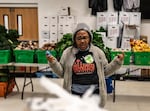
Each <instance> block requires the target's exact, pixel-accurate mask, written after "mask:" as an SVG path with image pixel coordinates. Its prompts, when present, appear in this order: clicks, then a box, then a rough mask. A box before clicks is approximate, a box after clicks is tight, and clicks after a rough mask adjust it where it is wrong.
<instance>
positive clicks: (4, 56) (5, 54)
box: [0, 50, 11, 64]
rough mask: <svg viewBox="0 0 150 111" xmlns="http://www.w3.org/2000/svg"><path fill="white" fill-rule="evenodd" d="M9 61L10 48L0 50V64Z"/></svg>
mask: <svg viewBox="0 0 150 111" xmlns="http://www.w3.org/2000/svg"><path fill="white" fill-rule="evenodd" d="M10 61H11V55H10V50H0V64H6V63H9V62H10Z"/></svg>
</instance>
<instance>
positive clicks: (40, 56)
mask: <svg viewBox="0 0 150 111" xmlns="http://www.w3.org/2000/svg"><path fill="white" fill-rule="evenodd" d="M50 53H51V54H52V55H53V56H54V57H56V51H55V50H50ZM36 57H37V62H38V63H43V64H44V63H48V61H47V58H46V51H45V50H37V51H36Z"/></svg>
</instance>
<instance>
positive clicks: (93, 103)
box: [27, 77, 106, 111]
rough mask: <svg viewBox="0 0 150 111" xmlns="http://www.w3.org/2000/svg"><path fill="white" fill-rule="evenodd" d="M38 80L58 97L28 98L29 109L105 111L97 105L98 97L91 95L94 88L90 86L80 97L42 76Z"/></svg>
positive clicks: (34, 110)
mask: <svg viewBox="0 0 150 111" xmlns="http://www.w3.org/2000/svg"><path fill="white" fill-rule="evenodd" d="M40 82H41V85H42V86H43V87H45V88H46V89H47V90H48V91H49V93H51V94H55V95H56V96H57V97H58V98H46V99H44V98H34V99H28V100H27V102H28V103H29V104H28V107H29V109H30V110H31V111H83V110H85V111H106V110H104V109H101V108H100V107H99V97H98V96H97V95H92V92H93V90H94V87H92V86H91V88H90V89H89V90H88V91H87V92H86V93H85V94H84V95H83V97H82V98H80V97H79V96H76V95H72V94H70V93H68V92H67V91H66V90H64V89H63V88H61V87H60V86H59V85H57V84H55V83H53V82H52V81H50V80H49V79H47V78H46V77H42V78H41V79H40Z"/></svg>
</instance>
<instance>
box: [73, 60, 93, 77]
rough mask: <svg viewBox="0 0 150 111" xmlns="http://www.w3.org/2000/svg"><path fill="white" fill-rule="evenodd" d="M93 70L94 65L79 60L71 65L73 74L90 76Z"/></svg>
mask: <svg viewBox="0 0 150 111" xmlns="http://www.w3.org/2000/svg"><path fill="white" fill-rule="evenodd" d="M94 70H95V64H94V63H82V61H80V60H79V59H77V60H76V61H75V63H74V64H73V71H74V73H75V74H91V73H93V72H94Z"/></svg>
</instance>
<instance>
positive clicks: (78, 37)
mask: <svg viewBox="0 0 150 111" xmlns="http://www.w3.org/2000/svg"><path fill="white" fill-rule="evenodd" d="M87 39H89V36H77V37H76V40H78V41H80V40H87Z"/></svg>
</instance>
